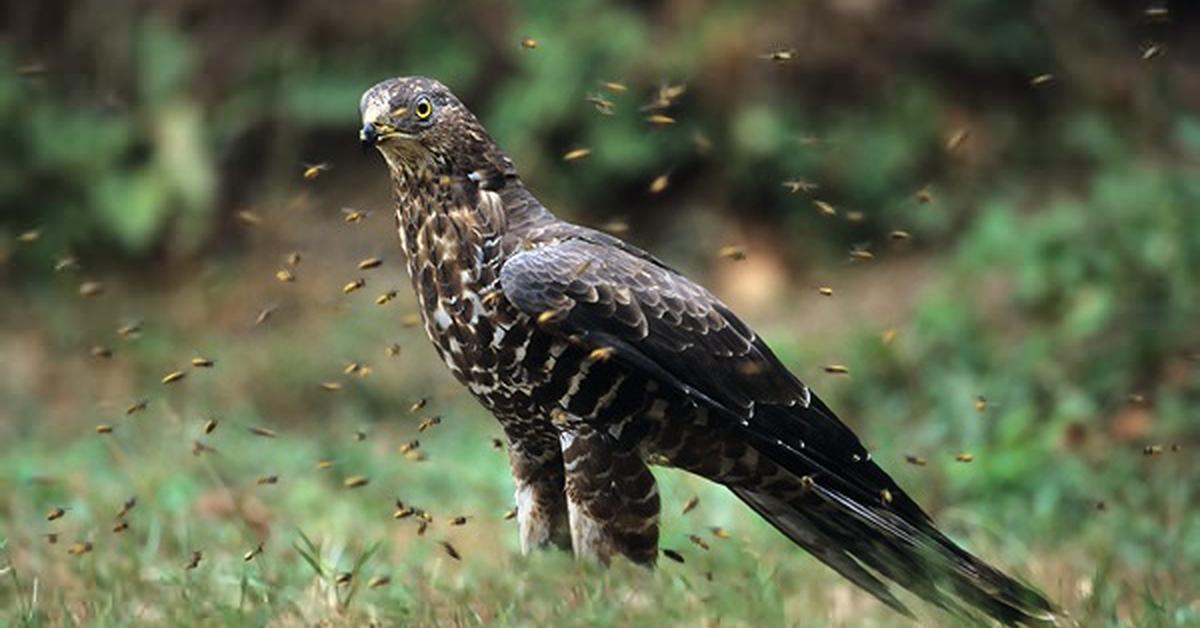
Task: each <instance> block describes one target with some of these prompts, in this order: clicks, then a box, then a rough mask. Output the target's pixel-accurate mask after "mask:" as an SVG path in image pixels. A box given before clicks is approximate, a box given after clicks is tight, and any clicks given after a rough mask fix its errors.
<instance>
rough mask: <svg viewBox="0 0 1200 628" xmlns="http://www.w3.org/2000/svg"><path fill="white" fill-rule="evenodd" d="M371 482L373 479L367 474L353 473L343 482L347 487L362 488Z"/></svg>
mask: <svg viewBox="0 0 1200 628" xmlns="http://www.w3.org/2000/svg"><path fill="white" fill-rule="evenodd" d="M370 483H371V479H370V478H368V477H367V476H365V475H352V476H350V477H348V478H346V479H345V481H344V482H342V484H343V485H344V486H345V487H346V488H362V487H364V486H366V485H368V484H370Z"/></svg>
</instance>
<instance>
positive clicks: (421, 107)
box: [413, 96, 433, 120]
mask: <svg viewBox="0 0 1200 628" xmlns="http://www.w3.org/2000/svg"><path fill="white" fill-rule="evenodd" d="M413 114H415V115H416V116H417V119H418V120H427V119H429V116H431V115H433V103H431V102H429V99H428V98H425V97H424V96H422V97H421V99H420V100H418V101H417V105H416V106H415V107H413Z"/></svg>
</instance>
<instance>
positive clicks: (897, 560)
mask: <svg viewBox="0 0 1200 628" xmlns="http://www.w3.org/2000/svg"><path fill="white" fill-rule="evenodd" d="M797 484H798V487H797V488H798V489H799V490H795V491H783V492H779V491H777V490H772V491H771V492H769V493H768V492H761V491H759V490H755V489H749V488H732V490H733V492H734V493H735V494H736V495H737V496H738V497H740V498H741V499H742V500H743V501H744V502H746V503H747V504H748V505H749V506H750V507H751V508H753V509H754V510H755V511H757V512H758V513H759V514H760V515H761V516H762V517H764V518H765V519H766V520H767V521H770V522H771V524H772V525H774V526H775V527H776V528H777V529H779V531H780V532H783V533H784V534H785V535H787V536H788V538H790V539H791V540H792V541H794V542H795V543H797V544H799V545H800V546H802V547H804V548H805V549H806V550H808V551H809V552H811V553H812V554H813V555H814V556H815V557H816V558H817V559H819V560H820V561H821V562H823V563H825V564H826V565H827V566H829V567H830V568H832V569H834V570H835V571H837V572H838V573H840V574H842V576H844V577H846V578H848V579H849V580H851V581H852V582H854V583H855V584H857V585H858V586H860V587H862V588H863V589H865V590H866V591H868V592H869V593H871V594H872V595H874V596H875V597H877V598H879V600H881V601H882V602H883V603H885V604H887V605H888V606H890V607H892V608H894V609H896V610H897V611H899V612H901V613H904V614H905V615H908V616H909V617H912V613H911V612H910V611H909V610H908V608H906V607H905V606H904V604H903V603H901V602H900V600H898V599H897V598H896V597H895V596H894V595H893V594H892V592H891V590H889V588H888V585H887V584H886V583H885V580H890V581H892V582H895V583H896V584H899V585H900V586H902V587H904V588H906V589H908V590H909V591H912V592H913V593H915V594H916V595H918V596H920V597H922V598H924V599H925V600H928V601H929V602H931V603H933V604H935V605H937V606H939V607H941V608H944V609H946V610H948V611H951V612H953V613H956V614H959V615H963V616H967V617H971V616H975V614H974V613H973V612H972V611H971V610H970V609H969V608H968V607H966V606H964V605H963V602H966V604H968V605H970V606H971V607H974V608H975V609H978V610H979V611H983V612H984V613H986V614H987V615H989V616H991V617H992V618H994V619H995V620H997V621H1000V622H1002V623H1004V624H1007V625H1017V624H1027V625H1052V624H1056V623H1057V618H1058V611H1057V610H1056V609H1055V607H1054V605H1053V604H1052V603H1051V602H1049V601H1048V600H1047V599H1046V598H1045V597H1044V596H1042V594H1040V593H1039V592H1037V591H1036V590H1034V589H1032V588H1030V587H1028V586H1025V585H1023V584H1021V583H1019V582H1017V581H1016V580H1013V579H1012V578H1010V577H1008V576H1006V575H1004V574H1003V573H1001V572H1000V571H999V570H997V569H995V568H994V567H992V566H990V565H988V564H987V563H985V562H983V561H982V560H980V559H978V558H976V557H975V556H972V555H971V554H970V553H968V552H967V551H966V550H964V549H962V548H961V547H959V546H957V545H955V543H954V542H953V541H951V540H950V539H948V538H946V536H945V535H943V534H942V533H941V532H939V531H938V530H937V528H935V527H934V526H933V524H932V522H931V521H929V520H928V519H926V518H923V517H922V518H919V520H914V519H917V518H913V517H906V516H904V515H903V514H902V513H901V512H898V511H896V510H894V509H889V508H886V507H883V506H882V505H878V504H866V503H863V502H861V501H858V500H855V499H853V498H849V497H847V496H845V495H843V494H841V493H839V492H838V491H836V490H834V489H830V488H826V487H823V486H821V485H820V484H814V483H812V482H803V481H800V480H798V481H797ZM785 495H786V496H785ZM897 497H898V498H901V496H897ZM902 499H904V500H907V497H906V496H904V497H902ZM922 514H923V513H922Z"/></svg>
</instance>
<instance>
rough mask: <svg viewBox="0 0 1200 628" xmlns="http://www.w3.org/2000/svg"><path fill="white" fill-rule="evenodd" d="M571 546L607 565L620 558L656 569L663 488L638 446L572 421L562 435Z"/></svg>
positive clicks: (578, 553) (578, 551) (576, 550)
mask: <svg viewBox="0 0 1200 628" xmlns="http://www.w3.org/2000/svg"><path fill="white" fill-rule="evenodd" d="M559 440H560V442H561V443H562V451H563V467H564V468H565V469H566V493H567V511H568V514H569V517H570V525H571V544H572V545H573V546H574V548H575V555H576V556H577V557H581V558H583V557H586V558H594V559H597V560H599V561H601V562H603V563H605V564H607V563H608V562H609V560H610V559H611V558H612V556H613V555H614V554H623V555H625V556H626V557H627V558H629V559H630V560H632V561H633V562H635V563H639V564H642V565H647V566H650V565H653V564H654V561H655V559H656V558H657V557H658V515H659V499H658V486H657V485H656V484H655V482H654V475H653V474H652V473H651V472H650V469H649V467H647V466H646V464H645V463H644V462H643V461H642V459H641V457H640V455H639V453H638V451H637V449H636V448H623V447H619V446H618V443H617V442H616V441H615V440H614V439H613V438H612V437H611V436H609V435H608V434H607V433H605V432H602V431H598V430H596V429H595V428H593V427H592V426H590V425H587V424H583V423H572V424H571V425H568V426H567V427H566V429H564V431H563V432H562V433H561V434H560V436H559Z"/></svg>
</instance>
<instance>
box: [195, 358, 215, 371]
mask: <svg viewBox="0 0 1200 628" xmlns="http://www.w3.org/2000/svg"><path fill="white" fill-rule="evenodd" d="M216 363H217V362H216V360H213V359H211V358H205V357H201V356H196V357H194V358H192V366H194V367H196V368H201V369H207V368H212V367H213V365H215V364H216Z"/></svg>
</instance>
